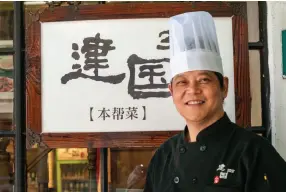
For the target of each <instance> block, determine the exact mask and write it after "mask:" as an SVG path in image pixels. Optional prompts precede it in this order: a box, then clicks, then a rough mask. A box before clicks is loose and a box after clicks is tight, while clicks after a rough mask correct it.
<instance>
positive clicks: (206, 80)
mask: <svg viewBox="0 0 286 192" xmlns="http://www.w3.org/2000/svg"><path fill="white" fill-rule="evenodd" d="M210 81H211V80H210V79H209V78H202V79H200V80H199V82H200V83H208V82H210Z"/></svg>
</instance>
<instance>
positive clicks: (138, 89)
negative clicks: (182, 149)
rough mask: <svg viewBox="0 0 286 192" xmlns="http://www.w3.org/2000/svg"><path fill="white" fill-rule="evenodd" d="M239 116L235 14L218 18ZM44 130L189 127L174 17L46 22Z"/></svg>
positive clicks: (230, 102) (230, 105)
mask: <svg viewBox="0 0 286 192" xmlns="http://www.w3.org/2000/svg"><path fill="white" fill-rule="evenodd" d="M215 23H216V26H217V29H218V32H217V33H218V39H219V43H220V49H221V54H222V59H223V63H224V71H225V74H226V75H227V76H228V77H229V78H230V89H229V96H228V98H227V99H226V102H225V110H226V111H227V113H228V114H229V116H230V118H231V120H232V121H234V120H235V103H234V86H233V85H234V79H233V40H232V20H231V18H216V19H215ZM41 51H42V53H41V55H42V58H41V59H42V61H41V64H42V131H43V132H44V133H51V132H53V133H56V132H61V133H63V132H132V131H168V130H182V129H183V128H184V126H185V122H184V120H183V118H182V117H181V116H180V115H179V114H178V112H177V111H176V108H175V106H174V104H173V102H172V98H171V97H170V94H169V90H168V87H167V83H168V81H169V74H170V70H169V44H168V23H167V19H120V20H93V21H69V22H47V23H42V24H41Z"/></svg>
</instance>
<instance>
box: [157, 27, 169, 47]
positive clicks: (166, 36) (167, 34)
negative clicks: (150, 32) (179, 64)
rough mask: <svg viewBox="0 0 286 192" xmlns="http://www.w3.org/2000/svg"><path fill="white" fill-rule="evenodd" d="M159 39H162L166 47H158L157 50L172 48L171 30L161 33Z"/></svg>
mask: <svg viewBox="0 0 286 192" xmlns="http://www.w3.org/2000/svg"><path fill="white" fill-rule="evenodd" d="M159 37H160V38H162V39H161V41H160V43H162V44H164V45H157V49H159V50H168V49H170V46H169V41H170V38H169V30H166V31H162V32H160V33H159ZM163 37H164V38H163Z"/></svg>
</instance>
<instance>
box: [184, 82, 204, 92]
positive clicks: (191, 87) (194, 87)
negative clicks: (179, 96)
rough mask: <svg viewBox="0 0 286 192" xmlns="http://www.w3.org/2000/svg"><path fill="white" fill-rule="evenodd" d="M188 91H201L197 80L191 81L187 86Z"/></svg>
mask: <svg viewBox="0 0 286 192" xmlns="http://www.w3.org/2000/svg"><path fill="white" fill-rule="evenodd" d="M187 93H188V94H198V93H201V89H200V86H199V84H198V83H196V82H190V83H189V85H188V87H187Z"/></svg>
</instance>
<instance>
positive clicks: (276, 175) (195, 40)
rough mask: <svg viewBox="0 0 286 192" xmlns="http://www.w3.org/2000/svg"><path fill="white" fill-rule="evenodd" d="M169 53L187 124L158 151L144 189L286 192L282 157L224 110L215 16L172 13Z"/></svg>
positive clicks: (157, 191)
mask: <svg viewBox="0 0 286 192" xmlns="http://www.w3.org/2000/svg"><path fill="white" fill-rule="evenodd" d="M170 52H171V59H170V67H171V72H172V80H171V82H170V84H169V89H170V92H171V95H172V98H173V102H174V104H175V106H176V108H177V111H178V112H179V113H180V114H181V115H182V117H183V118H184V119H185V121H186V127H185V129H184V131H182V133H180V134H178V135H175V136H174V137H172V138H170V139H169V140H167V141H166V142H165V143H163V144H162V145H161V146H160V147H159V149H158V150H157V151H156V153H155V154H154V156H153V158H152V160H151V162H150V165H149V167H148V171H147V177H146V184H145V189H144V192H188V191H192V192H195V191H198V192H203V191H210V192H211V191H212V192H215V191H217V192H226V191H227V192H270V191H271V192H285V191H286V163H285V161H284V160H283V159H282V157H281V156H280V155H279V154H278V153H277V152H276V150H275V149H274V147H273V146H272V145H271V144H270V143H269V142H268V141H267V140H265V139H264V138H262V137H260V136H257V135H256V134H254V133H252V132H250V131H247V130H245V129H243V128H240V127H239V126H237V125H236V124H234V123H232V122H231V121H230V119H229V118H228V116H227V114H226V112H225V111H224V108H223V102H224V99H225V98H226V97H227V92H228V78H227V77H224V76H223V67H222V59H221V57H220V52H219V46H218V41H217V35H216V30H215V24H214V21H213V18H212V17H211V15H210V14H208V13H207V12H191V13H185V14H180V15H176V16H174V17H171V18H170Z"/></svg>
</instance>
